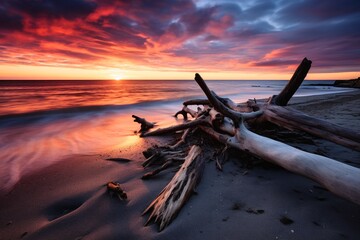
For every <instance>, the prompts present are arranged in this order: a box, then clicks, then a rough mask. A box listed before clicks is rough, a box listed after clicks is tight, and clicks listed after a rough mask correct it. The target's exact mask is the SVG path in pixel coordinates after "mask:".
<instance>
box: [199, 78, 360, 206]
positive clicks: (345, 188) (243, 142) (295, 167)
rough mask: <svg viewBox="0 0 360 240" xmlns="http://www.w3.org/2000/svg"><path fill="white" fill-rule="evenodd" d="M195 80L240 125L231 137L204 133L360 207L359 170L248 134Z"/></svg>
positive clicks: (214, 101) (225, 111)
mask: <svg viewBox="0 0 360 240" xmlns="http://www.w3.org/2000/svg"><path fill="white" fill-rule="evenodd" d="M195 80H196V82H197V83H198V84H199V86H200V87H201V88H202V89H203V91H204V93H205V94H206V95H207V96H208V99H209V101H210V103H211V105H212V106H214V108H215V109H216V110H217V111H219V112H221V113H223V114H224V115H225V116H227V117H229V118H231V119H232V120H233V121H234V122H235V121H237V122H238V123H239V125H238V126H236V125H235V132H236V134H235V136H234V137H230V136H228V135H222V134H220V133H218V132H216V131H214V130H212V131H207V132H208V133H209V134H211V135H212V136H214V137H216V139H217V140H219V141H221V142H223V143H225V144H228V145H230V146H232V147H235V148H238V149H240V150H243V151H246V152H249V153H251V154H253V155H256V156H258V157H260V158H262V159H264V160H266V161H269V162H272V163H275V164H277V165H280V166H282V167H284V168H286V169H287V170H289V171H291V172H294V173H298V174H300V175H303V176H306V177H308V178H310V179H313V180H315V181H317V182H318V183H320V184H321V185H323V186H324V187H325V188H327V189H328V190H329V191H331V192H333V193H335V194H337V195H339V196H341V197H343V198H346V199H348V200H350V201H353V202H355V203H357V204H360V177H359V176H360V169H358V168H355V167H352V166H349V165H346V164H343V163H341V162H338V161H335V160H333V159H330V158H326V157H323V156H319V155H316V154H312V153H307V152H304V151H301V150H299V149H296V148H293V147H291V146H289V145H286V144H284V143H281V142H278V141H275V140H272V139H269V138H266V137H263V136H260V135H257V134H255V133H253V132H251V131H249V130H248V129H247V128H246V127H245V125H244V122H243V121H239V119H238V118H239V117H240V118H242V116H241V115H242V113H239V114H237V115H235V114H233V112H232V111H231V110H230V109H226V108H224V106H223V105H221V103H220V101H219V100H218V99H217V98H215V97H214V95H213V94H212V96H209V94H211V92H210V90H209V89H208V87H207V85H206V83H205V82H204V80H203V79H202V78H201V77H200V75H198V74H197V75H196V76H195ZM202 129H206V128H202Z"/></svg>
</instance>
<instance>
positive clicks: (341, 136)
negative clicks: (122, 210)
mask: <svg viewBox="0 0 360 240" xmlns="http://www.w3.org/2000/svg"><path fill="white" fill-rule="evenodd" d="M310 67H311V61H309V60H307V59H306V58H305V59H304V60H303V61H302V63H301V64H300V65H299V67H298V68H297V70H296V71H295V73H294V75H293V77H292V79H291V80H290V82H289V83H288V84H287V86H286V87H285V88H284V90H282V91H281V93H280V94H279V95H278V96H274V97H272V98H271V99H270V100H269V101H268V102H265V103H258V102H257V101H256V100H255V99H254V101H252V100H249V101H248V103H247V104H246V105H240V104H235V103H234V102H233V101H231V100H230V99H227V98H221V97H219V96H217V95H216V94H215V93H214V92H212V91H211V90H210V89H209V88H208V86H207V85H206V83H205V81H204V80H203V79H202V78H201V76H200V75H199V74H195V81H196V82H197V83H198V85H199V86H200V88H201V89H202V90H203V92H204V93H205V95H206V97H207V99H195V100H189V101H186V102H184V107H183V108H182V110H181V111H179V112H178V113H176V116H177V115H178V114H181V115H183V117H184V120H187V115H188V114H189V115H190V116H192V117H193V118H194V120H192V121H186V122H184V123H183V124H179V125H176V126H171V127H167V128H163V129H161V128H160V129H157V130H155V131H152V132H146V133H143V134H142V135H141V136H143V137H146V136H156V135H162V134H167V133H173V132H176V131H179V130H185V132H184V133H183V135H182V137H181V139H180V140H179V141H178V142H177V143H176V144H174V145H173V146H165V147H162V149H161V150H160V151H155V152H154V153H152V154H151V156H150V155H149V156H150V157H149V156H147V157H148V158H147V159H146V161H145V162H144V164H143V166H144V167H145V166H149V165H152V164H154V163H155V162H156V163H158V164H159V163H160V164H161V167H160V168H158V169H155V170H154V171H152V172H149V173H147V174H145V175H144V177H143V178H144V179H147V178H149V177H153V176H154V175H156V174H158V173H160V172H161V171H163V170H164V169H167V168H168V167H169V166H171V165H173V164H174V163H175V162H176V161H178V162H179V161H181V162H183V164H182V166H181V168H180V170H179V171H178V172H177V173H176V175H175V176H174V177H173V179H172V180H171V181H170V182H169V184H168V185H167V186H166V187H165V188H164V189H163V191H162V192H161V193H160V194H159V196H158V197H157V198H156V199H155V200H154V201H153V202H152V203H151V204H150V205H149V206H148V208H146V210H145V211H144V214H145V213H147V212H149V211H150V212H151V214H150V217H149V219H148V221H147V223H146V224H148V223H149V222H150V221H151V220H152V219H155V222H158V223H159V224H160V231H161V230H162V229H163V228H164V227H166V226H167V225H168V224H169V223H170V222H171V221H172V219H173V218H174V217H175V215H176V214H177V213H178V211H180V209H181V207H182V206H183V204H184V203H185V202H186V200H187V199H188V198H189V196H190V194H191V193H192V191H193V189H194V188H195V186H196V184H197V182H198V181H199V179H200V176H201V172H202V169H203V167H204V157H203V153H201V149H200V147H199V146H193V147H192V148H191V150H190V151H189V154H188V155H187V156H186V158H185V160H183V157H184V156H185V154H184V155H181V154H183V153H184V152H183V150H184V145H185V144H184V143H185V140H186V138H187V136H188V135H189V134H190V135H191V133H193V132H194V131H193V129H201V130H202V131H203V132H205V133H206V134H208V135H210V136H212V137H213V138H215V139H216V140H217V141H219V142H221V143H223V144H224V145H225V147H224V146H223V145H222V144H220V146H221V147H222V148H223V151H222V153H224V152H225V150H226V149H227V148H228V147H232V148H237V149H239V150H241V151H245V152H248V153H250V154H252V155H254V156H257V157H260V158H261V159H263V160H266V161H268V162H271V163H274V164H276V165H279V166H281V167H283V168H285V169H287V170H289V171H291V172H294V173H296V174H300V175H302V176H305V177H308V178H310V179H312V180H314V181H316V182H318V183H319V184H321V185H322V186H324V187H325V188H327V189H328V190H329V191H331V192H333V193H335V194H337V195H338V196H340V197H343V198H345V199H348V200H350V201H352V202H354V203H357V204H360V177H359V176H360V169H359V168H356V167H352V166H349V165H346V164H344V163H341V162H338V161H336V160H333V159H331V158H327V157H324V156H320V155H316V154H312V153H308V152H305V151H301V150H299V149H296V148H294V147H291V146H288V145H287V144H284V143H281V142H279V141H276V140H272V139H270V138H266V137H263V136H260V135H258V134H256V133H253V132H251V131H249V130H248V129H247V127H246V124H247V122H248V120H252V119H254V120H255V121H254V123H253V124H254V126H253V127H256V124H261V123H262V122H263V121H268V122H272V123H274V124H276V125H279V126H281V127H285V128H288V129H290V130H294V129H297V130H302V131H305V132H308V133H310V134H313V135H316V136H318V137H322V138H324V139H327V140H330V141H333V142H335V143H338V144H341V145H344V146H347V147H350V148H352V149H355V150H358V151H360V136H359V134H358V133H354V132H353V131H351V130H348V129H345V128H343V127H341V126H337V125H335V124H331V123H329V122H326V121H324V120H320V119H317V118H314V117H310V116H308V115H305V114H303V113H301V112H299V111H296V110H293V109H291V108H289V107H286V108H285V107H283V106H286V105H287V103H288V101H289V100H290V98H291V97H292V96H293V94H294V93H295V92H296V90H297V89H298V88H299V86H300V84H301V82H302V81H303V80H304V78H305V77H306V74H307V73H308V71H309V69H310ZM188 105H203V108H202V109H199V108H198V111H197V112H196V111H193V110H191V109H190V108H188ZM137 118H138V117H137ZM139 119H141V118H139ZM139 122H147V121H146V120H145V119H141V121H139ZM146 130H147V129H146ZM196 135H197V134H196V133H195V134H193V135H192V138H194V137H197V136H196ZM193 141H194V140H193ZM193 144H194V143H193ZM196 144H199V142H197V143H196ZM207 144H209V142H208V143H207ZM200 145H203V146H202V147H204V148H206V147H207V146H206V143H205V144H204V143H203V139H201V141H200ZM180 146H181V147H180ZM217 147H218V146H216V148H217ZM179 148H181V149H182V150H179ZM208 149H209V148H208ZM214 152H215V151H214ZM214 152H212V153H214ZM180 155H181V156H180ZM214 156H215V155H214ZM218 156H219V155H218ZM222 164H223V161H219V160H216V166H217V167H218V168H219V169H222ZM174 165H176V164H174Z"/></svg>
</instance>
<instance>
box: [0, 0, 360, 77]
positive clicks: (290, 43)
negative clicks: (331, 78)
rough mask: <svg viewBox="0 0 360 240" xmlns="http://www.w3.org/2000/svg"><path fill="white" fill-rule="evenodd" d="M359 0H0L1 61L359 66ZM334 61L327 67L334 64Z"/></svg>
mask: <svg viewBox="0 0 360 240" xmlns="http://www.w3.org/2000/svg"><path fill="white" fill-rule="evenodd" d="M358 9H360V2H359V1H356V0H353V1H352V0H344V1H337V0H327V1H320V2H314V1H310V0H301V1H300V0H294V1H284V0H251V1H240V0H239V1H235V0H233V1H231V0H213V1H210V0H193V1H192V0H164V1H153V0H134V1H126V0H102V1H100V0H62V1H58V0H4V1H2V2H1V3H0V30H1V31H0V64H20V65H37V66H62V67H64V66H65V67H80V68H117V67H120V68H123V69H136V68H139V67H141V68H146V69H150V70H151V69H158V70H168V69H172V70H174V69H176V70H178V71H188V70H189V71H192V70H199V69H200V70H207V71H219V70H221V71H240V70H249V69H253V70H255V71H258V70H267V69H272V70H273V71H277V70H280V69H281V70H284V69H293V68H294V66H295V65H297V64H298V63H299V62H300V61H301V59H302V58H303V57H305V56H306V57H308V58H309V59H312V60H313V61H314V66H316V68H315V71H319V72H327V71H328V72H331V71H334V69H337V70H338V71H359V70H360V69H359V68H360V67H359V66H360V45H359V42H360V31H359V30H357V28H358V26H360V12H359V11H358ZM330 68H331V69H330Z"/></svg>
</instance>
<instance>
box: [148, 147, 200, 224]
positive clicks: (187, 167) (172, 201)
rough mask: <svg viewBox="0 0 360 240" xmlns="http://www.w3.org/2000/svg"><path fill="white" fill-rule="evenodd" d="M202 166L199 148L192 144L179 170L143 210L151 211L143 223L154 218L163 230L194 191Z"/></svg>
mask: <svg viewBox="0 0 360 240" xmlns="http://www.w3.org/2000/svg"><path fill="white" fill-rule="evenodd" d="M203 168H204V158H203V157H201V148H200V147H199V146H192V147H191V149H190V151H189V154H188V155H187V157H186V159H185V161H184V163H183V164H182V166H181V168H180V170H179V171H178V172H177V173H176V175H175V176H174V177H173V179H172V180H171V181H170V182H169V184H168V185H167V186H166V187H165V188H164V189H163V190H162V191H161V193H160V194H159V196H158V197H157V198H156V199H155V200H154V201H153V202H152V203H151V204H150V205H149V206H148V207H147V208H146V209H145V211H144V212H143V214H146V213H147V212H149V211H151V214H150V217H149V219H148V221H147V222H146V224H145V225H147V224H148V223H149V222H150V221H151V220H153V219H154V220H155V222H159V224H160V231H161V230H163V229H164V228H165V227H166V226H167V225H168V224H169V223H170V222H171V220H172V219H173V218H174V217H175V216H176V214H177V213H178V212H179V211H180V209H181V207H182V206H183V205H184V204H185V202H186V200H187V199H188V198H189V197H190V195H191V194H192V193H193V192H194V190H195V187H196V185H197V183H198V181H199V180H200V176H201V173H202V171H203Z"/></svg>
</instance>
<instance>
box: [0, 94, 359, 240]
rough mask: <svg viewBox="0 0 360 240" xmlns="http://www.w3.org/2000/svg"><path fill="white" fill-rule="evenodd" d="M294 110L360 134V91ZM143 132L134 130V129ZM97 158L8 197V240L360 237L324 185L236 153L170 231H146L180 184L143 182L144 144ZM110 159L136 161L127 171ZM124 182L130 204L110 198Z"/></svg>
mask: <svg viewBox="0 0 360 240" xmlns="http://www.w3.org/2000/svg"><path fill="white" fill-rule="evenodd" d="M290 104H291V105H292V106H293V107H294V108H296V109H299V110H301V111H304V112H305V113H308V114H310V115H313V116H317V117H319V118H323V119H326V120H328V121H331V122H333V123H336V124H339V125H344V126H346V127H348V128H350V129H354V131H359V130H360V91H358V90H357V91H354V92H348V93H340V94H335V95H322V96H314V97H306V98H295V99H293V100H292V101H291V103H290ZM134 130H135V129H134ZM306 139H310V140H309V141H300V142H299V141H297V140H296V139H293V140H289V142H288V143H289V144H291V145H293V146H296V147H299V148H301V149H304V150H307V151H310V152H315V153H318V154H323V155H325V156H328V157H330V158H334V159H336V160H339V161H342V162H346V163H347V164H351V165H353V166H355V167H360V153H359V152H356V151H352V150H350V149H347V148H345V147H342V146H339V145H336V144H334V143H331V142H328V141H325V140H322V139H318V138H308V137H307V138H306ZM166 140H169V138H147V139H146V140H145V143H144V144H142V145H141V148H140V147H138V146H131V147H128V148H126V149H113V150H112V151H109V152H104V153H100V154H96V155H73V156H69V157H68V158H66V159H64V160H63V161H61V162H59V163H56V164H54V165H52V166H49V167H47V168H45V169H42V170H40V171H38V172H36V173H34V174H32V175H29V176H26V177H24V178H23V179H22V180H20V182H19V183H18V184H16V185H15V187H14V188H13V189H12V190H11V191H10V192H9V193H7V194H6V195H3V196H0V239H21V238H23V239H306V238H307V239H358V237H359V236H360V228H359V226H360V206H358V205H355V204H353V203H351V202H349V201H347V200H344V199H341V198H340V197H337V196H335V195H334V194H332V193H330V192H328V191H327V190H325V189H323V188H322V187H320V186H319V185H318V184H317V183H315V182H313V181H311V180H308V179H306V178H304V177H301V176H297V175H295V174H292V173H290V172H288V171H286V170H284V169H282V168H279V167H276V166H273V165H270V164H263V163H262V164H257V165H254V166H252V167H251V168H248V167H244V166H243V162H244V161H246V159H238V158H237V157H236V155H234V156H232V157H231V159H230V160H229V161H228V162H227V163H226V164H225V166H224V171H223V172H219V171H218V170H216V168H215V163H214V162H212V161H210V162H207V163H206V167H205V171H204V175H203V177H202V180H201V182H200V184H199V186H198V188H197V194H196V195H193V196H192V197H191V199H190V200H189V201H188V203H187V204H186V205H185V206H184V207H183V209H182V210H181V211H180V213H179V215H178V216H177V218H176V219H175V220H174V221H173V222H172V223H171V224H170V225H169V226H168V227H167V228H166V229H165V230H164V231H162V232H160V233H159V232H158V231H157V226H156V225H155V224H152V225H150V226H147V227H144V223H145V222H146V220H147V216H141V213H142V211H143V210H144V209H145V208H146V207H147V205H148V204H149V203H150V202H151V201H152V200H153V199H154V198H155V197H156V196H157V194H158V193H159V192H160V191H161V190H162V188H163V187H164V186H165V185H166V184H167V183H168V181H169V180H170V179H171V178H172V176H173V174H174V173H173V172H171V171H167V172H166V173H164V174H160V175H159V176H158V177H156V178H154V179H152V180H148V181H143V180H141V179H140V177H141V176H142V175H143V174H144V173H145V171H144V170H143V168H142V166H141V163H142V161H143V160H144V157H143V156H142V154H141V152H142V151H143V150H145V148H144V146H151V145H152V144H155V143H157V144H159V143H160V144H161V142H165V141H166ZM109 157H123V158H129V159H131V160H132V161H130V162H126V163H121V162H114V161H107V160H105V159H106V158H109ZM108 181H117V182H119V183H120V184H121V185H122V187H123V189H124V190H125V191H126V192H127V195H128V200H127V201H120V200H119V199H116V198H114V197H111V196H110V195H109V194H108V193H107V191H106V187H105V184H106V182H108Z"/></svg>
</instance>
